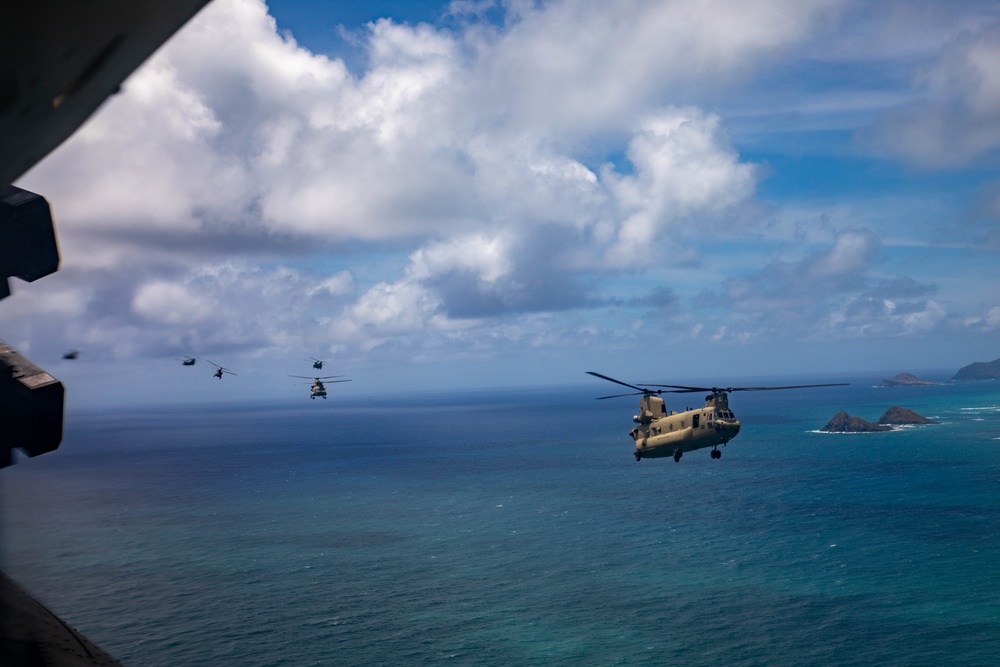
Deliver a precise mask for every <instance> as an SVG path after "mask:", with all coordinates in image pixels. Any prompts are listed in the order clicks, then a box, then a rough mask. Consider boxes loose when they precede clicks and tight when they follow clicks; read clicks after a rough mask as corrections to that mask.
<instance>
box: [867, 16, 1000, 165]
mask: <svg viewBox="0 0 1000 667" xmlns="http://www.w3.org/2000/svg"><path fill="white" fill-rule="evenodd" d="M997 62H1000V22H995V21H994V22H990V23H988V24H987V25H983V26H978V27H977V28H976V29H975V30H971V31H969V32H967V33H966V34H963V35H961V36H959V37H958V38H956V39H955V40H954V41H953V42H952V43H950V44H949V45H948V46H947V47H946V48H945V49H944V51H943V52H942V53H941V55H940V57H939V58H938V59H937V61H936V62H934V63H933V64H932V65H930V66H928V67H927V68H925V69H924V70H922V71H921V72H920V75H919V77H918V82H917V83H918V85H919V87H920V90H921V93H922V94H921V95H920V96H919V97H918V98H917V99H916V100H914V101H913V102H910V103H908V104H904V105H902V106H900V107H899V108H896V109H893V110H891V111H889V112H887V113H886V114H885V115H884V116H883V118H882V119H881V120H880V121H879V122H878V124H877V126H876V127H875V128H874V130H873V131H872V133H871V136H870V138H869V140H870V141H872V142H873V143H874V144H875V145H876V146H877V147H879V148H880V149H882V150H883V151H884V152H886V153H889V154H891V155H894V156H898V157H900V158H902V159H903V160H904V161H906V162H907V163H909V164H913V165H916V166H920V167H930V168H954V167H959V166H964V165H968V164H970V163H973V162H975V161H977V160H981V159H984V158H987V157H989V156H995V155H996V154H997V150H998V149H1000V117H998V114H997V113H996V110H997V108H1000V69H998V68H997V67H996V63H997Z"/></svg>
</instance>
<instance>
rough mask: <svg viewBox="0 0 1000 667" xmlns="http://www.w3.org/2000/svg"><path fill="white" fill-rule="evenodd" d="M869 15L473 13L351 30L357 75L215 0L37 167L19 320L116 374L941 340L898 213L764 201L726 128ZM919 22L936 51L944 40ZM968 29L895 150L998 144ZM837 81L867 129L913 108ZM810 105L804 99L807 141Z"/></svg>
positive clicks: (521, 5) (686, 8) (984, 44)
mask: <svg viewBox="0 0 1000 667" xmlns="http://www.w3.org/2000/svg"><path fill="white" fill-rule="evenodd" d="M845 7H846V8H845ZM851 7H852V6H851V5H850V3H842V2H836V1H833V0H831V1H829V2H825V1H821V2H810V3H792V4H789V3H787V2H782V1H779V0H753V1H751V2H737V1H736V0H717V1H715V2H692V1H689V0H673V1H669V2H659V1H644V0H626V1H624V2H616V3H606V2H599V1H597V0H558V1H552V2H544V3H536V2H505V3H500V4H498V3H471V2H462V3H452V5H451V10H450V11H451V13H450V14H449V15H448V18H447V20H443V21H442V22H441V23H440V24H439V25H430V24H416V25H405V24H398V23H395V22H393V21H391V20H388V19H383V20H378V21H374V22H372V23H371V24H369V25H367V26H365V27H364V28H362V29H360V30H359V31H358V32H356V33H354V34H352V38H353V39H355V40H356V44H357V45H359V46H360V47H361V48H363V49H364V50H365V54H366V56H367V59H366V60H365V62H366V67H365V69H363V70H357V71H351V70H350V69H349V68H348V67H347V66H346V65H345V63H344V62H343V61H341V60H339V59H337V58H332V57H328V56H324V55H319V54H314V53H311V52H309V51H308V50H307V49H305V48H303V47H302V46H301V45H299V44H298V43H296V42H295V40H294V38H293V37H292V35H291V34H289V33H287V32H280V33H279V31H278V28H277V26H276V25H275V22H274V20H273V19H272V18H271V17H270V16H268V13H267V9H266V7H265V5H264V4H263V3H262V2H260V1H259V0H214V2H212V3H211V4H210V5H209V6H208V7H207V8H206V9H205V10H204V11H203V12H202V13H201V14H199V16H198V17H196V19H195V20H194V21H192V23H191V24H190V25H188V26H187V27H186V28H184V29H183V30H182V31H181V32H180V33H179V34H178V35H177V36H176V37H175V38H174V39H173V40H172V41H171V42H170V43H169V44H168V45H166V47H165V48H163V49H162V50H161V51H160V52H158V53H157V54H156V55H155V56H154V57H153V58H152V59H151V60H150V61H149V62H148V63H147V64H146V65H145V66H144V67H143V68H142V69H141V70H140V71H139V72H137V73H136V74H135V75H134V76H133V77H132V78H130V79H129V80H128V81H127V82H126V84H125V85H124V89H123V92H122V93H121V94H120V95H118V96H116V97H115V98H113V99H112V100H110V101H109V102H108V103H107V104H106V105H105V107H104V108H103V109H102V110H101V112H100V113H99V114H97V115H96V116H95V117H94V118H93V119H92V120H91V121H90V122H89V123H88V124H87V125H86V126H85V127H84V128H83V129H82V130H81V131H80V132H79V133H78V134H77V135H76V136H75V137H73V138H72V139H71V140H70V141H68V142H67V143H66V145H65V146H63V147H62V148H60V149H59V150H58V151H57V152H56V153H54V154H53V155H52V156H50V157H49V158H48V159H47V160H45V161H44V162H43V163H42V164H41V165H39V166H38V167H37V168H36V169H35V170H33V171H32V172H31V173H30V174H28V176H26V177H25V179H23V183H22V185H23V186H24V187H27V188H28V189H31V190H33V191H37V192H41V193H43V194H45V195H46V196H47V197H48V198H49V200H50V202H51V203H52V204H53V208H54V210H55V212H56V218H57V222H58V224H59V228H60V239H61V244H62V248H63V251H64V258H65V260H64V268H63V271H62V273H61V274H59V275H58V276H54V277H52V278H49V279H46V281H43V282H42V283H39V284H38V285H37V286H36V285H32V286H31V288H30V289H32V290H41V292H36V293H38V294H42V296H40V297H39V298H37V299H35V300H33V301H31V302H28V301H26V300H23V299H22V300H20V301H17V300H16V299H17V297H16V296H15V297H14V300H13V301H12V303H13V304H15V305H13V307H11V306H8V304H7V303H4V305H3V309H2V311H0V312H3V313H5V317H8V318H9V317H10V316H8V315H6V313H11V314H13V317H14V318H16V319H18V320H21V319H23V320H24V321H32V322H36V323H38V324H37V325H31V326H30V327H29V326H27V325H25V326H22V327H20V328H19V329H18V332H17V335H18V336H19V337H20V339H21V340H28V339H29V338H31V337H32V336H37V335H38V334H36V333H34V332H33V331H29V329H30V328H35V329H38V328H41V326H42V323H44V325H45V329H46V331H49V330H51V332H55V333H45V334H44V336H46V338H45V340H47V341H58V342H52V343H51V344H52V345H58V346H59V347H67V345H64V344H63V343H64V341H65V342H69V341H74V342H71V343H70V344H69V345H68V346H73V345H75V342H76V341H87V342H91V343H92V344H93V345H94V346H103V348H104V349H105V350H106V354H107V355H108V356H109V357H110V356H119V357H121V356H128V355H133V356H156V355H161V356H165V355H170V356H178V355H181V354H204V353H206V352H208V353H211V352H212V351H216V350H219V351H230V352H233V353H236V352H239V353H240V354H244V355H247V356H256V357H259V358H266V357H268V356H269V355H274V354H275V352H276V351H281V350H287V349H306V350H314V351H315V350H317V349H320V348H322V347H323V346H326V347H328V348H329V349H331V350H336V351H337V352H338V353H341V352H342V353H345V354H346V353H351V354H354V355H356V356H357V358H359V359H373V360H377V361H379V362H382V361H385V363H389V362H390V361H391V362H392V363H397V362H406V361H413V360H428V359H435V360H440V359H463V360H467V359H478V358H485V357H489V356H491V355H494V354H495V355H500V356H502V355H504V354H507V355H509V356H510V358H513V357H515V356H516V354H517V353H518V352H519V351H540V352H539V354H540V355H541V354H542V352H541V351H547V352H548V353H550V354H557V353H565V354H568V355H572V354H574V350H576V351H578V350H579V349H580V348H578V347H576V346H586V345H591V344H593V345H617V346H619V348H620V349H622V350H626V349H629V346H630V345H637V344H643V345H645V344H648V341H649V340H650V339H651V338H653V339H655V340H657V341H659V340H662V339H664V338H668V337H674V338H678V337H685V336H686V337H692V336H693V337H695V338H699V337H702V336H707V337H708V338H714V339H717V340H719V341H720V342H725V341H732V340H752V339H767V340H773V339H780V338H795V337H800V338H801V337H813V338H815V339H822V338H823V337H824V336H865V335H876V334H878V333H879V332H898V333H900V334H901V335H902V333H903V332H919V331H926V330H929V329H932V328H934V327H936V326H938V324H936V323H940V322H941V321H942V319H943V318H944V319H947V318H951V317H952V315H951V314H950V313H946V311H947V310H948V308H950V305H949V304H950V303H951V302H950V301H949V299H948V298H947V297H946V296H942V295H940V294H939V293H938V292H937V291H936V289H937V288H936V287H935V286H934V285H933V284H931V283H932V281H928V280H924V279H921V278H920V275H921V274H920V272H919V271H918V268H919V267H914V271H913V274H912V275H913V277H910V276H909V275H896V273H898V272H897V271H894V270H890V269H887V268H886V261H887V259H886V253H887V248H886V247H883V243H882V242H881V240H880V239H882V238H887V237H886V236H885V235H884V234H883V233H882V229H883V228H885V227H892V226H901V224H900V223H899V222H898V220H899V217H900V216H899V214H898V209H897V208H896V207H895V206H894V205H893V206H884V207H883V208H882V209H881V210H883V211H884V210H886V209H892V215H890V216H887V217H888V218H891V219H890V220H889V222H880V223H878V224H876V223H874V222H872V220H873V218H874V214H873V213H872V212H871V208H872V207H871V206H869V203H868V202H866V201H855V200H852V201H851V203H849V204H848V203H845V202H844V201H843V200H840V201H832V202H831V201H825V202H820V203H816V202H815V201H813V200H809V201H805V202H800V201H795V200H794V199H790V198H786V199H784V200H782V199H781V198H780V197H779V198H774V197H773V196H772V197H771V198H770V199H768V200H766V201H764V200H763V198H764V197H766V196H767V194H766V193H765V195H761V194H759V192H760V190H761V188H762V184H765V185H766V183H767V180H766V177H767V174H766V173H765V170H764V169H763V168H760V167H758V166H757V164H755V161H754V159H751V158H748V157H747V156H746V148H745V145H744V146H741V145H740V142H739V138H738V137H737V138H736V139H734V138H733V136H735V135H731V133H730V128H731V127H732V125H731V122H732V118H733V117H734V116H738V115H739V114H740V113H741V112H742V111H743V107H742V106H741V104H742V101H743V99H744V95H749V94H751V93H753V95H754V96H755V99H756V100H758V101H759V100H760V99H764V98H766V99H767V102H766V104H762V105H761V106H760V107H759V108H758V109H757V110H756V112H757V113H758V114H759V118H768V117H769V115H770V113H771V106H770V105H773V104H778V105H781V104H784V102H785V101H784V100H777V99H774V96H773V95H772V93H773V92H774V88H773V86H774V81H773V79H775V78H780V77H781V76H783V75H784V74H786V73H787V72H789V71H793V72H797V73H798V72H800V70H798V69H795V67H794V66H793V67H791V68H789V67H786V63H789V62H791V63H793V64H794V63H798V64H799V65H801V66H802V68H804V69H806V70H808V69H809V67H812V66H814V65H815V63H816V62H817V59H821V58H822V57H823V53H824V49H823V47H824V45H830V44H834V43H836V44H841V45H842V42H844V41H845V39H846V38H845V35H847V34H848V33H850V34H851V35H855V32H853V31H852V28H856V27H857V26H858V23H853V24H852V23H849V22H848V23H843V24H842V23H838V21H849V20H850V19H851V17H852V16H856V14H857V12H861V13H862V14H866V13H874V14H876V15H877V16H876V18H879V19H880V21H881V23H879V25H883V24H892V25H897V24H894V23H893V21H892V20H891V19H890V18H886V16H887V14H886V13H885V12H889V11H890V10H881V9H870V10H864V11H862V10H858V9H857V8H856V6H853V7H854V9H852V8H851ZM899 11H900V12H901V13H902V14H904V15H906V16H910V15H911V14H910V13H908V12H907V11H906V10H905V8H904V9H901V10H899ZM852 12H853V13H852ZM890 13H891V12H890ZM498 17H499V20H497V18H498ZM864 25H866V26H867V25H868V24H867V23H866V24H864ZM921 25H923V26H924V28H926V30H924V31H922V32H921V38H920V40H919V41H920V45H921V46H920V48H919V49H917V51H919V52H920V53H921V54H926V52H927V50H928V49H931V46H927V45H929V44H930V45H933V44H935V43H937V42H935V41H934V40H935V39H938V40H940V35H939V34H938V33H936V32H934V31H933V30H932V29H931V28H933V26H931V27H927V24H925V23H921ZM949 25H951V24H949ZM976 25H979V24H975V25H974V27H975V26H976ZM897 27H898V26H897ZM330 28H331V29H333V26H330ZM949 29H951V28H949ZM975 30H976V31H975V32H974V33H972V34H973V35H974V39H972V40H969V41H968V42H967V43H963V42H955V43H953V44H951V45H950V46H949V47H948V49H947V50H946V51H945V52H942V53H941V56H940V58H938V59H937V61H936V64H935V65H933V66H931V67H929V68H927V69H926V71H925V74H924V78H923V79H921V82H922V83H921V86H922V87H921V88H920V90H919V91H918V92H920V93H921V96H922V97H921V99H920V100H919V101H917V102H913V103H912V104H911V105H910V106H908V107H905V108H901V109H898V110H897V112H898V114H900V115H898V116H893V117H892V118H889V117H886V118H885V119H884V120H885V121H886V125H884V126H882V125H880V126H879V128H880V130H885V132H884V133H883V135H881V136H882V137H883V138H884V139H886V142H887V143H884V144H882V146H883V147H884V149H885V150H887V151H890V152H891V154H893V155H898V156H903V157H904V159H906V160H912V161H914V162H919V161H920V160H925V161H926V163H927V164H931V163H935V162H934V160H940V157H934V155H935V153H936V152H941V150H942V149H941V145H943V142H945V140H946V139H947V135H945V134H940V135H934V133H933V132H929V131H928V130H927V129H926V127H925V126H922V125H920V124H919V123H918V121H920V122H924V120H921V119H926V118H931V117H936V118H939V119H942V118H943V119H947V120H948V121H949V122H950V121H952V120H957V121H958V122H957V124H956V127H957V128H958V129H957V130H956V131H961V132H963V133H965V134H963V135H962V139H961V140H960V141H958V143H957V146H958V153H957V154H958V155H959V157H960V158H961V160H965V161H968V160H975V159H982V158H983V157H984V156H988V155H990V154H991V153H990V151H992V150H994V148H992V147H995V145H996V142H995V141H994V139H992V138H991V137H992V135H991V134H990V133H991V132H992V131H993V130H992V129H991V128H992V125H991V123H992V118H991V116H990V115H989V113H988V111H987V110H988V109H989V108H990V104H992V102H993V97H994V92H995V91H994V90H993V88H994V87H995V84H996V81H994V80H993V79H994V73H993V72H992V70H990V69H989V67H988V63H989V62H990V57H991V55H992V54H993V49H994V48H995V42H996V41H997V40H996V36H995V34H994V31H993V30H992V28H983V27H981V26H980V27H976V28H975ZM894 34H896V33H894ZM899 34H905V31H902V33H899ZM858 39H861V38H858ZM877 39H878V37H877V35H873V36H869V37H867V38H864V39H861V41H862V42H863V44H861V45H860V46H862V47H864V48H863V49H861V50H860V51H859V50H853V49H849V48H846V47H845V48H843V49H841V50H840V51H837V56H836V57H837V58H858V59H861V58H862V57H863V56H861V55H857V54H858V53H863V54H865V55H867V54H870V53H874V52H878V53H880V54H881V56H880V57H882V58H884V59H886V60H887V61H889V64H891V65H892V66H893V67H894V68H902V66H901V65H900V60H899V59H900V58H904V57H903V56H900V55H899V54H900V53H905V54H906V55H905V58H904V60H905V64H907V65H909V64H910V63H911V60H910V58H912V53H911V51H913V48H916V47H913V48H911V45H908V44H906V43H903V42H899V43H894V44H889V45H887V44H881V43H876V42H877ZM847 41H850V40H847ZM859 48H860V47H859ZM865 49H867V50H865ZM803 54H808V58H805V56H803ZM852 54H855V55H852ZM803 58H805V59H806V60H808V62H807V63H805V64H802V60H803ZM837 62H840V61H837ZM864 62H865V63H867V61H864ZM879 62H881V61H879ZM836 64H837V63H834V65H831V67H835V66H836ZM857 67H861V65H857ZM850 71H852V72H854V71H857V70H853V69H852V70H850ZM827 83H828V82H826V81H813V80H811V79H810V80H808V81H803V80H801V79H796V80H795V81H794V82H792V84H791V85H790V86H789V89H791V88H805V89H810V90H813V91H815V89H820V88H823V87H824V85H826V84H827ZM755 85H760V86H761V90H760V91H759V92H754V88H753V86H755ZM781 90H782V91H785V90H786V89H785V88H781ZM748 91H749V92H748ZM793 92H798V91H797V90H795V91H793ZM821 92H825V93H826V94H827V97H826V98H823V99H824V101H830V102H831V104H832V103H834V102H836V103H837V104H840V105H841V106H844V107H851V110H852V113H854V111H855V110H854V108H853V106H852V105H853V104H855V102H854V101H853V100H855V99H863V100H868V99H874V98H878V99H880V100H882V102H880V104H884V100H885V99H892V100H898V99H912V97H913V95H912V91H908V90H907V91H899V90H891V91H882V90H874V91H868V92H871V93H872V97H871V98H869V97H867V96H866V95H861V96H860V98H851V100H848V101H847V102H845V101H844V99H843V98H841V97H839V96H837V95H836V94H835V91H834V92H830V91H821ZM952 97H957V101H953V100H952V101H949V100H951V98H952ZM816 99H818V97H817V96H813V95H811V94H801V96H800V97H796V98H795V101H796V102H801V103H796V104H791V105H789V107H787V108H794V109H795V114H798V115H800V116H802V123H803V125H805V126H809V127H812V125H810V123H811V122H813V121H814V120H815V119H816V117H817V116H821V117H822V118H821V120H823V119H825V116H824V115H823V114H824V113H825V112H823V111H822V110H821V111H816V108H815V106H814V105H813V106H811V104H812V103H814V102H815V101H816ZM820 106H822V104H821V105H820ZM858 106H860V107H861V108H863V109H867V108H868V106H869V105H868V103H867V102H865V101H862V102H861V103H860V104H858ZM786 120H787V118H785V117H782V118H781V119H780V120H773V119H771V120H768V121H766V122H767V123H769V124H770V125H769V127H771V128H772V129H773V128H774V127H776V126H780V128H779V129H780V130H781V131H784V129H785V128H784V123H785V122H786ZM890 121H892V123H895V126H894V127H893V126H891V125H892V123H890ZM758 122H763V121H758ZM817 127H819V128H820V129H823V128H824V127H825V126H823V125H822V123H819V124H818V125H817ZM934 127H937V126H934ZM894 128H895V129H894ZM840 129H842V128H839V127H838V130H840ZM892 132H897V134H895V135H894V134H892ZM977 132H978V133H979V134H977ZM789 136H790V137H793V138H794V136H797V135H794V136H793V135H791V134H790V135H789ZM975 137H979V139H978V141H979V143H977V140H975ZM921 142H923V147H921V146H919V145H918V144H921ZM935 142H936V143H935ZM789 143H790V145H792V144H794V141H793V139H789ZM911 144H912V145H911ZM792 148H795V146H794V145H792ZM792 148H790V149H789V150H791V149H792ZM751 149H753V146H751ZM741 150H744V153H743V154H741ZM908 150H909V151H913V155H910V154H909V153H906V152H905V151H908ZM921 156H925V157H921ZM926 156H930V157H926ZM935 164H936V163H935ZM928 196H930V195H928ZM805 198H806V199H809V196H808V194H807V195H805ZM993 203H995V202H993V199H989V202H988V205H989V206H992V205H993ZM893 204H895V202H893ZM994 208H995V207H994ZM802 211H807V212H808V213H809V217H804V215H803V214H802ZM880 225H881V226H880ZM873 229H879V233H878V234H876V233H875V232H874V231H872V230H873ZM885 245H886V246H888V245H890V243H889V242H886V244H885ZM897 266H898V265H897ZM887 276H888V277H887ZM935 284H936V283H935ZM987 319H988V318H987ZM984 321H986V320H984ZM692 332H693V333H692ZM705 332H709V333H708V334H705ZM29 334H30V335H29ZM316 353H317V354H318V352H316ZM302 354H304V353H297V356H302ZM220 361H221V360H220Z"/></svg>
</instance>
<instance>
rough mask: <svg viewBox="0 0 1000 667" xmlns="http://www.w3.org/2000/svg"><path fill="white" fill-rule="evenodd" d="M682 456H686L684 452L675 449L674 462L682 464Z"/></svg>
mask: <svg viewBox="0 0 1000 667" xmlns="http://www.w3.org/2000/svg"><path fill="white" fill-rule="evenodd" d="M682 456H684V452H682V451H681V450H679V449H675V450H674V462H675V463H680V462H681V457H682Z"/></svg>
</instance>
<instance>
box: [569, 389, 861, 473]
mask: <svg viewBox="0 0 1000 667" xmlns="http://www.w3.org/2000/svg"><path fill="white" fill-rule="evenodd" d="M587 373H588V374H589V375H593V376H594V377H599V378H601V379H602V380H607V381H609V382H614V383H615V384H620V385H622V386H623V387H628V388H630V389H635V390H636V391H635V393H630V394H614V395H613V396H601V397H599V398H598V399H597V400H599V401H601V400H604V399H606V398H618V397H620V396H638V395H639V394H642V398H641V399H639V414H637V415H635V416H634V417H632V421H634V422H636V423H637V424H639V425H638V426H637V427H635V428H634V429H632V431H631V432H630V433H629V435H631V436H632V439H633V440H635V460H636V461H639V460H641V459H643V458H650V459H655V458H660V457H665V456H673V457H674V461H678V462H679V461H680V460H681V456H682V455H683V454H684V452H693V451H694V450H696V449H703V448H705V447H711V448H712V453H711V454H712V458H713V459H721V458H722V452H720V451H719V445H725V444H726V443H727V442H729V441H730V440H732V439H733V438H735V437H736V435H737V434H738V433H739V432H740V422H739V420H738V419H736V415H734V414H733V412H732V410H730V409H729V392H732V391H774V390H777V389H809V388H812V387H842V386H844V385H846V384H847V383H846V382H838V383H834V384H799V385H790V386H786V387H686V386H684V385H677V384H647V385H634V384H629V383H627V382H622V381H621V380H616V379H614V378H612V377H608V376H607V375H601V374H600V373H595V372H593V371H587ZM649 387H670V389H649ZM701 391H707V392H710V393H709V394H708V396H706V397H705V407H703V408H694V409H692V410H685V411H684V412H674V411H670V412H667V407H666V405H665V404H664V402H663V399H662V398H660V394H664V393H666V394H689V393H693V392H701Z"/></svg>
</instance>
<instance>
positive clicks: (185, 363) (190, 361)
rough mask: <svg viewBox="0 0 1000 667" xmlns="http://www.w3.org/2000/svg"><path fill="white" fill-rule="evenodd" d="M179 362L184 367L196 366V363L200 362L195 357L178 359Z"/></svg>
mask: <svg viewBox="0 0 1000 667" xmlns="http://www.w3.org/2000/svg"><path fill="white" fill-rule="evenodd" d="M178 361H179V362H181V365H183V366H194V362H196V361H198V360H197V359H195V358H194V357H186V358H184V359H178Z"/></svg>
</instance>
